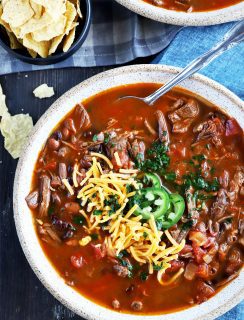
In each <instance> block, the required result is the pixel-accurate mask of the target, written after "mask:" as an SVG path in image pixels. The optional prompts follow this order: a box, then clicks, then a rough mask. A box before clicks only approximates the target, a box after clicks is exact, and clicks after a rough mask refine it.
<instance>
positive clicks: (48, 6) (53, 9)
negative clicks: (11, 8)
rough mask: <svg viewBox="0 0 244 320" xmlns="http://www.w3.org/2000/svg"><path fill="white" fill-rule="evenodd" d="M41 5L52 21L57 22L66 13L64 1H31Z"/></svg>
mask: <svg viewBox="0 0 244 320" xmlns="http://www.w3.org/2000/svg"><path fill="white" fill-rule="evenodd" d="M32 1H33V2H35V3H36V4H39V5H42V6H43V7H44V8H45V11H46V12H47V13H48V14H49V15H50V16H51V17H52V19H53V20H55V21H56V20H58V19H59V18H60V16H61V15H62V14H63V13H65V11H66V0H32Z"/></svg>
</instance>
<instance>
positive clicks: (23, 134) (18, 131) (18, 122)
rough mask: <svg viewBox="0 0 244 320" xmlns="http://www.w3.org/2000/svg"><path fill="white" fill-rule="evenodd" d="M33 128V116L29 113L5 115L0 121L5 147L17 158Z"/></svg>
mask: <svg viewBox="0 0 244 320" xmlns="http://www.w3.org/2000/svg"><path fill="white" fill-rule="evenodd" d="M32 128H33V121H32V118H31V117H30V116H29V115H28V114H17V115H15V116H11V115H10V114H7V115H5V116H4V117H3V118H2V121H1V123H0V129H1V132H2V135H3V137H4V138H5V139H4V147H5V149H6V150H7V151H8V152H9V153H10V154H11V156H12V157H13V158H14V159H16V158H18V157H19V156H20V154H21V152H22V149H23V146H24V145H25V143H26V141H27V138H28V135H29V134H30V132H31V130H32Z"/></svg>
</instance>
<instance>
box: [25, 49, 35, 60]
mask: <svg viewBox="0 0 244 320" xmlns="http://www.w3.org/2000/svg"><path fill="white" fill-rule="evenodd" d="M27 51H28V52H29V54H30V56H31V57H32V58H34V59H35V58H36V57H37V52H35V51H34V50H31V49H27Z"/></svg>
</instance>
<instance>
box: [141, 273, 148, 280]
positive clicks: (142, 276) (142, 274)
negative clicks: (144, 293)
mask: <svg viewBox="0 0 244 320" xmlns="http://www.w3.org/2000/svg"><path fill="white" fill-rule="evenodd" d="M140 279H141V281H146V280H147V279H148V273H147V272H144V271H143V272H141V274H140Z"/></svg>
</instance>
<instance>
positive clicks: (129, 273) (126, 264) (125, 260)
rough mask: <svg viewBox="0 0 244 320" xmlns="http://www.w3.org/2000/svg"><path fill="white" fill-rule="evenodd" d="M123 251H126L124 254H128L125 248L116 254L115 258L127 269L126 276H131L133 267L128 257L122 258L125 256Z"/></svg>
mask: <svg viewBox="0 0 244 320" xmlns="http://www.w3.org/2000/svg"><path fill="white" fill-rule="evenodd" d="M124 251H125V252H126V255H127V254H128V253H127V251H126V250H123V251H121V252H120V253H119V254H118V255H117V259H118V260H119V263H120V264H121V265H122V266H123V267H126V268H127V269H128V278H133V270H134V267H133V265H132V264H131V263H130V261H129V260H128V259H123V257H124V256H126V255H125V252H124Z"/></svg>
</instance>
